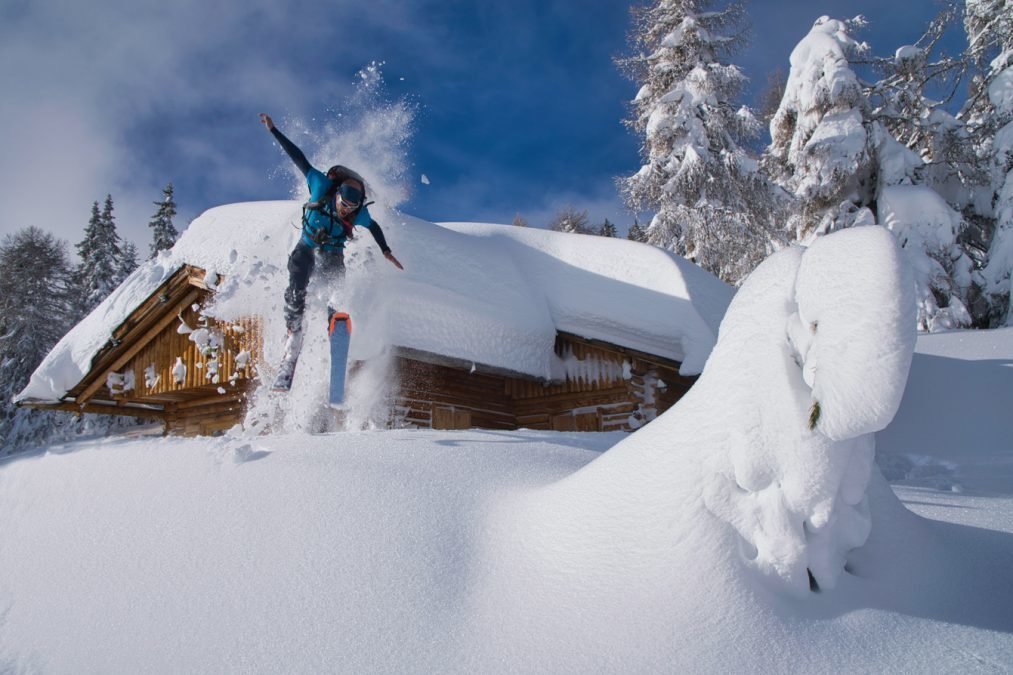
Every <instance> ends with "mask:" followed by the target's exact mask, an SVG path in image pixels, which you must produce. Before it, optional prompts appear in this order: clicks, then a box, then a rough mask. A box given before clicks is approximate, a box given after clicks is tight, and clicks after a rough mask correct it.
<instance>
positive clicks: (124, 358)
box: [77, 290, 198, 402]
mask: <svg viewBox="0 0 1013 675" xmlns="http://www.w3.org/2000/svg"><path fill="white" fill-rule="evenodd" d="M197 294H198V291H196V290H193V291H191V292H190V293H188V294H187V296H186V298H185V299H184V301H183V302H181V303H179V305H178V306H185V305H189V304H191V303H192V302H193V301H194V300H196V299H197ZM175 318H176V312H170V313H167V314H166V315H165V316H163V317H162V318H161V319H160V320H159V321H158V322H157V323H156V324H155V325H154V326H152V327H151V328H149V329H148V331H147V332H146V333H145V334H144V335H143V336H142V337H140V338H139V339H137V341H136V342H135V343H134V344H133V345H132V346H131V347H128V348H127V349H126V351H124V353H123V354H121V355H120V356H118V357H117V358H116V359H115V360H114V361H113V362H112V363H111V364H109V365H108V366H106V367H104V368H102V369H101V370H100V371H94V370H93V371H92V373H93V374H95V376H96V377H95V380H94V382H92V384H90V385H89V386H88V387H87V388H86V389H85V390H84V391H83V392H81V395H80V396H78V397H77V400H78V401H81V402H87V401H88V399H90V398H91V397H92V396H94V395H95V392H96V391H98V389H99V387H101V386H103V385H104V384H105V378H106V375H107V374H108V373H110V372H112V371H115V370H118V369H119V368H122V367H123V365H124V364H125V363H127V362H128V361H129V360H130V359H131V358H133V357H134V355H135V354H137V353H138V352H139V351H141V349H143V348H144V346H145V345H146V344H147V343H148V342H149V341H150V340H151V339H152V338H153V337H154V336H155V335H158V333H159V331H161V330H162V329H163V328H165V327H166V326H168V325H169V324H170V323H172V321H173V320H174V319H175Z"/></svg>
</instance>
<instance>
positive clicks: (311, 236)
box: [271, 127, 390, 253]
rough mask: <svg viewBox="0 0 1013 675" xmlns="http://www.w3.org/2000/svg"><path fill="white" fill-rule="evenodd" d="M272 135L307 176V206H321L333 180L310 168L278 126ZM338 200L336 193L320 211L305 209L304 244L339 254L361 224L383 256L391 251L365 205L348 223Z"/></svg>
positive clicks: (304, 156) (299, 151) (352, 215)
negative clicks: (339, 211)
mask: <svg viewBox="0 0 1013 675" xmlns="http://www.w3.org/2000/svg"><path fill="white" fill-rule="evenodd" d="M271 134H272V135H273V136H274V138H275V139H276V140H277V141H278V143H279V144H280V145H281V147H282V148H283V149H284V150H285V152H286V153H287V154H288V156H289V157H290V158H291V159H292V161H293V162H294V163H295V165H296V166H297V167H298V168H299V170H300V171H301V172H302V174H303V175H304V176H306V186H307V187H308V188H309V191H310V198H309V200H308V203H309V202H317V203H319V202H320V201H321V200H323V199H324V198H325V197H326V196H327V193H328V191H329V190H330V189H331V187H332V186H333V181H331V180H330V179H329V178H328V177H327V176H326V175H324V173H323V172H321V171H320V170H318V169H316V168H314V167H313V166H311V165H310V163H309V161H308V160H307V159H306V155H304V154H303V152H302V150H300V149H299V148H298V147H296V145H295V143H293V142H292V141H290V140H289V139H288V138H286V137H285V135H284V134H283V133H281V132H280V131H279V130H278V128H277V127H274V128H273V129H271ZM335 199H336V197H335V196H334V194H331V197H330V199H328V200H327V202H326V203H324V204H323V205H322V206H321V208H319V209H317V208H312V209H311V208H307V209H306V210H305V216H304V218H303V227H302V237H301V239H300V240H301V241H302V243H303V244H305V245H307V246H310V247H312V248H321V249H323V250H325V251H339V250H341V249H343V248H344V247H345V242H347V241H348V238H349V236H350V235H351V233H352V230H353V228H354V227H355V226H356V225H358V226H359V227H365V228H367V229H368V230H369V233H370V234H372V235H373V239H374V240H376V243H377V245H379V246H380V250H381V251H383V252H384V253H389V252H390V247H389V246H387V241H386V238H385V237H384V236H383V230H381V229H380V224H379V223H377V222H376V221H375V220H373V218H372V217H371V216H370V215H369V209H368V208H367V207H366V205H363V206H361V207H360V208H359V209H358V210H356V211H354V212H353V213H352V214H351V216H350V220H347V221H346V220H343V219H342V218H341V217H340V216H339V215H338V212H337V206H336V204H335Z"/></svg>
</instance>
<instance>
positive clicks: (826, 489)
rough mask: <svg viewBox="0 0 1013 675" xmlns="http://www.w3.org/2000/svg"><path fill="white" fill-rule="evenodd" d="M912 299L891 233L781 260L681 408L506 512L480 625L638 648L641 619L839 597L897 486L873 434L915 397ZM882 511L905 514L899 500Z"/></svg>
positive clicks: (516, 500) (746, 295)
mask: <svg viewBox="0 0 1013 675" xmlns="http://www.w3.org/2000/svg"><path fill="white" fill-rule="evenodd" d="M911 288H912V284H911V280H910V272H909V270H908V269H907V267H906V265H905V263H904V261H903V258H902V255H901V252H900V250H899V248H898V246H897V244H896V242H895V240H894V239H893V237H892V236H891V235H890V233H889V232H887V231H886V230H884V229H883V228H880V227H865V228H854V229H850V230H845V231H842V232H838V233H835V234H831V235H829V236H826V237H824V238H822V239H820V240H819V241H817V242H816V243H815V244H814V245H813V246H812V247H810V248H809V249H808V250H806V249H801V248H791V249H786V250H783V251H781V252H779V253H777V254H775V255H773V256H772V257H771V258H769V259H768V260H767V261H766V262H764V263H763V264H762V265H761V266H760V267H759V268H758V269H757V270H756V271H754V273H753V274H752V275H751V276H750V277H749V278H748V279H747V280H746V282H745V283H744V285H743V286H742V288H741V289H740V291H739V293H738V294H737V295H736V297H735V299H734V300H733V302H732V304H731V306H730V307H729V310H728V313H727V315H726V317H725V320H724V321H723V323H722V325H721V331H720V334H719V339H718V344H717V345H716V347H715V348H714V351H713V352H712V354H711V356H710V358H709V360H708V362H707V365H706V367H705V369H704V371H703V373H702V375H701V377H700V379H699V381H698V382H697V383H696V385H695V386H694V387H693V389H692V390H690V392H689V393H688V394H687V395H686V396H685V397H684V398H683V399H682V400H681V401H680V402H679V403H678V404H677V405H676V406H675V407H674V408H673V409H671V410H669V411H668V412H666V413H665V414H664V415H662V416H661V417H659V418H658V419H657V420H655V421H654V422H652V423H651V424H650V425H648V426H647V427H645V428H644V429H642V430H640V431H638V432H637V433H636V434H634V435H633V436H631V437H629V438H627V439H626V440H624V441H623V442H621V443H619V444H618V445H617V446H615V447H614V448H612V449H611V450H610V451H609V452H607V453H606V454H605V455H604V456H602V457H601V458H599V459H597V460H595V461H593V462H591V463H590V464H588V465H587V466H586V467H584V468H583V469H581V470H580V471H578V472H577V473H575V474H573V475H572V476H569V477H567V478H565V479H564V480H562V481H559V482H557V483H555V484H552V485H549V486H546V487H544V488H539V489H535V490H530V491H527V492H519V493H516V494H514V495H511V496H509V497H508V498H504V499H503V500H502V502H501V503H500V504H499V505H498V508H497V511H496V517H494V518H493V519H492V523H493V525H492V526H491V527H492V530H491V532H492V534H491V536H490V540H491V541H492V542H493V543H492V544H490V547H489V550H488V551H486V553H485V555H486V559H487V560H488V564H487V565H484V567H486V568H487V569H488V570H490V571H489V576H488V578H486V579H484V580H483V583H484V586H483V588H484V589H485V592H484V593H482V594H480V595H479V598H478V599H477V600H476V602H477V603H478V608H477V609H476V612H478V613H480V614H483V615H485V616H486V617H487V619H488V620H489V621H490V622H497V623H496V625H500V626H502V625H510V626H512V627H513V628H514V629H516V630H517V631H518V632H519V634H517V633H515V634H512V635H510V636H509V637H507V638H504V639H505V640H508V641H509V640H513V641H516V642H518V643H522V644H525V645H526V646H530V645H531V644H542V643H544V641H545V638H544V637H540V636H541V635H542V634H543V633H546V634H552V633H554V632H558V628H556V626H561V625H570V624H571V623H572V622H574V621H577V620H578V619H577V617H580V619H579V620H580V621H581V622H583V623H584V625H585V628H587V627H588V625H590V628H588V631H589V632H590V634H591V635H592V636H593V637H591V638H588V640H589V643H591V644H595V643H596V641H597V640H598V639H601V640H603V641H604V642H605V643H607V644H611V645H616V644H622V640H624V639H625V640H631V641H633V643H634V644H635V643H637V642H638V641H639V638H637V637H636V635H637V633H638V632H639V631H644V630H649V629H648V628H647V627H646V626H645V625H644V624H643V622H641V621H640V620H638V618H637V614H638V613H639V612H640V611H642V610H643V611H644V612H645V614H646V615H648V616H649V615H650V614H651V612H652V611H653V610H654V609H657V608H658V607H659V606H660V605H664V604H665V603H667V602H673V603H683V602H689V603H690V604H691V606H692V607H691V608H690V609H688V611H689V613H690V614H692V613H694V612H698V611H699V612H701V614H702V615H709V610H708V603H714V604H715V605H717V606H723V607H725V608H726V609H729V611H734V610H730V607H731V606H734V605H736V604H737V602H738V601H736V600H732V599H730V598H735V597H738V596H739V594H741V593H747V594H748V593H755V592H758V591H759V592H762V593H764V594H769V595H770V597H771V598H775V600H771V601H770V604H767V603H765V602H764V601H762V600H761V601H760V605H761V606H763V607H765V608H766V609H765V610H764V611H765V612H769V611H774V610H772V609H771V608H772V607H778V606H781V603H784V602H791V601H795V600H791V599H796V600H800V599H804V598H806V597H809V596H810V590H811V589H817V588H818V589H821V590H828V589H833V588H835V587H836V586H838V585H840V584H841V583H842V580H841V576H842V572H843V571H844V570H845V566H846V565H849V564H853V561H854V555H855V553H856V551H855V549H858V547H861V546H862V545H863V544H865V543H866V542H867V540H868V538H869V536H870V528H871V522H872V520H871V519H872V505H871V503H870V497H869V489H870V485H872V484H875V485H877V486H879V488H881V487H882V485H881V483H882V479H881V478H877V479H876V481H878V482H876V481H873V475H874V464H873V455H874V447H875V442H874V436H873V432H875V431H877V430H879V429H882V428H883V427H884V426H886V425H887V424H888V423H889V422H890V419H891V418H892V417H893V415H894V413H895V412H896V410H897V407H898V405H899V403H900V400H901V396H902V393H903V390H904V384H905V381H906V378H907V374H908V368H909V365H910V362H911V355H912V352H913V348H914V343H915V334H914V328H913V323H912V321H913V316H914V302H913V293H912V291H911ZM814 411H815V412H814ZM879 488H877V489H879ZM877 500H878V501H877V504H878V508H880V509H882V513H883V514H889V513H894V514H895V513H896V511H897V509H898V505H897V503H896V501H895V500H893V499H892V496H890V495H889V494H888V491H887V492H886V494H884V493H883V492H882V490H881V489H880V492H879V493H878V497H877ZM890 517H895V515H894V516H890ZM518 557H519V558H520V561H518ZM500 559H509V560H510V565H509V567H507V566H504V565H497V563H496V561H497V560H500ZM571 579H579V580H580V582H579V583H573V582H571ZM690 586H692V590H690V589H689V587H690ZM749 589H751V590H749ZM760 589H763V590H762V591H760ZM546 606H548V607H549V608H550V609H549V610H548V611H545V609H544V608H545V607H546ZM534 607H539V608H542V609H541V610H540V611H539V612H537V614H538V616H537V618H536V619H530V618H526V617H530V616H532V615H533V614H536V612H534V610H533V608H534ZM645 607H646V608H649V609H646V610H644V609H643V608H645ZM683 609H684V610H685V609H686V607H685V606H683ZM494 617H498V618H496V619H494ZM503 617H509V618H508V619H506V620H504V619H503ZM589 617H590V618H589ZM521 626H523V628H521ZM488 628H489V626H485V627H484V628H481V629H480V630H488ZM673 630H675V633H674V634H675V635H679V636H680V638H679V639H680V641H682V642H684V643H686V644H689V643H693V644H696V643H695V642H694V641H695V640H698V639H699V640H702V641H703V643H710V644H713V642H714V640H713V638H712V637H708V636H706V635H701V629H700V627H694V626H689V625H686V624H685V623H682V622H680V624H679V625H678V626H676V627H675V628H674V629H673ZM746 630H747V632H748V629H746ZM682 631H687V634H686V635H683V634H682ZM688 636H691V637H688ZM532 649H535V648H534V647H532ZM536 651H537V650H536ZM599 651H607V649H606V648H605V647H602V648H601V650H599ZM542 655H543V656H544V654H542ZM570 656H571V657H574V656H575V658H578V659H581V658H582V657H581V656H579V655H573V654H570ZM645 658H647V659H648V662H649V663H650V661H649V657H647V656H645ZM614 665H615V664H614ZM656 665H657V664H652V665H651V666H650V667H654V666H656Z"/></svg>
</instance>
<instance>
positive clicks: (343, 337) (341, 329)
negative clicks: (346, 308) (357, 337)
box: [327, 312, 352, 405]
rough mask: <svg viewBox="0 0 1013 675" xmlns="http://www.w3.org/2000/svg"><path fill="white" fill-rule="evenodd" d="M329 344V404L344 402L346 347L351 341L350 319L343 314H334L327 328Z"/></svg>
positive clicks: (346, 362) (346, 363)
mask: <svg viewBox="0 0 1013 675" xmlns="http://www.w3.org/2000/svg"><path fill="white" fill-rule="evenodd" d="M327 333H328V335H330V342H331V389H330V404H331V405H343V404H344V402H345V375H346V370H347V369H348V346H349V344H350V343H351V341H352V319H351V318H350V317H349V316H348V315H347V314H345V313H344V312H334V313H333V314H332V315H331V321H330V324H329V326H328V328H327Z"/></svg>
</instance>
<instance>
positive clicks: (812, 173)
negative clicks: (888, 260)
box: [764, 16, 872, 240]
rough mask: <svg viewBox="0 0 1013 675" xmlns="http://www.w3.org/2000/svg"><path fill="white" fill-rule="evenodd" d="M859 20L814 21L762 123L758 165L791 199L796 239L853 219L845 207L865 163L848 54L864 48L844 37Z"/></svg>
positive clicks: (859, 101)
mask: <svg viewBox="0 0 1013 675" xmlns="http://www.w3.org/2000/svg"><path fill="white" fill-rule="evenodd" d="M860 25H862V23H861V22H860V21H858V20H857V19H855V20H852V21H839V20H836V19H831V18H830V17H827V16H823V17H820V18H819V19H818V20H817V21H816V23H815V24H814V25H813V27H812V29H811V30H810V31H809V34H808V35H806V36H805V38H803V39H802V40H801V41H800V42H799V43H798V45H796V47H795V49H794V50H792V52H791V57H790V63H791V69H790V71H789V73H788V82H787V83H786V85H785V90H784V96H783V97H782V99H781V105H780V106H779V107H778V109H777V112H776V113H774V117H773V118H772V119H771V121H770V137H771V144H770V147H769V148H768V150H767V155H766V157H765V158H764V160H765V162H764V163H765V166H766V167H767V170H768V171H769V172H770V175H771V178H772V179H773V180H775V181H776V182H777V183H778V184H780V185H781V186H782V187H784V188H785V189H786V190H787V191H788V192H789V193H790V194H792V195H794V196H795V197H796V198H797V199H798V200H799V203H800V206H801V208H800V209H798V210H797V212H796V213H795V214H794V215H793V216H792V218H791V219H790V220H789V223H788V224H789V226H790V227H791V229H792V230H794V231H795V233H796V237H797V238H799V239H803V240H804V239H806V238H808V237H809V236H811V235H812V234H813V233H814V232H823V231H826V230H828V229H831V228H832V226H834V225H836V226H842V225H844V226H846V225H850V224H851V223H852V222H856V220H857V221H859V222H860V220H861V219H860V218H858V217H857V216H856V214H855V213H854V209H853V208H849V207H846V206H845V205H846V204H849V203H850V201H852V200H853V199H854V197H855V193H856V192H857V191H858V189H859V186H860V184H861V182H862V180H863V178H865V177H866V174H868V173H869V171H870V169H871V167H870V165H871V161H872V160H871V158H870V156H869V150H868V148H867V146H868V143H869V139H868V135H867V133H866V130H865V127H864V124H863V123H864V119H865V115H864V101H863V96H862V90H861V86H860V85H859V82H858V78H857V76H856V75H855V72H854V71H853V70H852V69H851V65H850V63H849V56H850V55H852V54H855V53H862V52H864V51H866V50H867V49H868V46H867V45H865V44H864V43H859V42H857V41H856V40H855V39H854V38H853V37H852V36H851V33H852V31H853V30H854V29H855V28H856V27H857V26H860ZM842 208H843V209H844V211H843V212H842V211H841V209H842Z"/></svg>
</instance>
